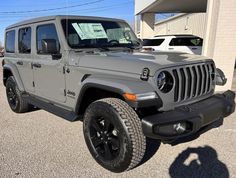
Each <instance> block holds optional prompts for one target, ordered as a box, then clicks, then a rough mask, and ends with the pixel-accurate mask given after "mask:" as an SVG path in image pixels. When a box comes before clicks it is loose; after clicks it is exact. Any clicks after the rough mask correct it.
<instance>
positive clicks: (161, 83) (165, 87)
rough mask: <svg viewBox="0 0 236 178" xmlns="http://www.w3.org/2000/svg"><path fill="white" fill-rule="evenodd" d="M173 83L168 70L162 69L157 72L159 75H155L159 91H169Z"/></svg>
mask: <svg viewBox="0 0 236 178" xmlns="http://www.w3.org/2000/svg"><path fill="white" fill-rule="evenodd" d="M173 85H174V79H173V77H172V75H171V74H170V73H169V72H167V71H163V72H161V73H159V75H158V76H157V87H158V89H159V90H160V91H161V92H163V93H168V92H170V91H171V90H172V88H173Z"/></svg>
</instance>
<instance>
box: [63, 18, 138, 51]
mask: <svg viewBox="0 0 236 178" xmlns="http://www.w3.org/2000/svg"><path fill="white" fill-rule="evenodd" d="M61 23H62V27H63V30H64V33H65V37H66V40H67V43H68V45H69V46H70V47H71V48H73V49H79V48H99V49H108V48H116V47H121V48H131V49H136V48H139V47H140V42H139V41H138V39H137V37H136V36H135V34H134V32H133V31H132V29H131V28H130V26H129V25H128V24H127V23H125V22H122V21H105V20H104V21H103V20H78V19H77V20H76V19H69V20H68V19H67V20H66V19H64V20H62V21H61Z"/></svg>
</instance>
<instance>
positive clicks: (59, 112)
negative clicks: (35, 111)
mask: <svg viewBox="0 0 236 178" xmlns="http://www.w3.org/2000/svg"><path fill="white" fill-rule="evenodd" d="M22 96H23V98H24V99H25V100H26V101H27V102H28V103H29V104H32V105H34V106H36V107H38V108H40V109H43V110H45V111H48V112H50V113H52V114H55V115H56V116H58V117H61V118H63V119H66V120H68V121H70V122H73V121H76V120H78V119H79V116H78V115H77V114H75V113H74V112H72V111H68V110H66V109H63V108H61V107H58V106H55V105H54V104H52V103H48V102H44V101H42V100H40V99H37V98H36V97H33V96H30V95H27V94H23V95H22Z"/></svg>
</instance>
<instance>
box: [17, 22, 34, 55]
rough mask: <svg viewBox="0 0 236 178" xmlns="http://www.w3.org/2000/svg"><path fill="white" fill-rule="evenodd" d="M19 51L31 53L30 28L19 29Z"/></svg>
mask: <svg viewBox="0 0 236 178" xmlns="http://www.w3.org/2000/svg"><path fill="white" fill-rule="evenodd" d="M18 44H19V53H24V54H29V53H31V28H30V27H27V28H22V29H20V30H19V42H18Z"/></svg>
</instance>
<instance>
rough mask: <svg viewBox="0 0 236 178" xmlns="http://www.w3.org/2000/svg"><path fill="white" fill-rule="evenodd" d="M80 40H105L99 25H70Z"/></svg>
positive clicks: (105, 36)
mask: <svg viewBox="0 0 236 178" xmlns="http://www.w3.org/2000/svg"><path fill="white" fill-rule="evenodd" d="M72 26H73V27H74V29H75V30H76V32H77V33H78V35H79V36H80V38H81V39H82V40H86V39H100V38H107V34H106V32H105V30H104V28H103V26H102V24H101V23H72Z"/></svg>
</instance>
